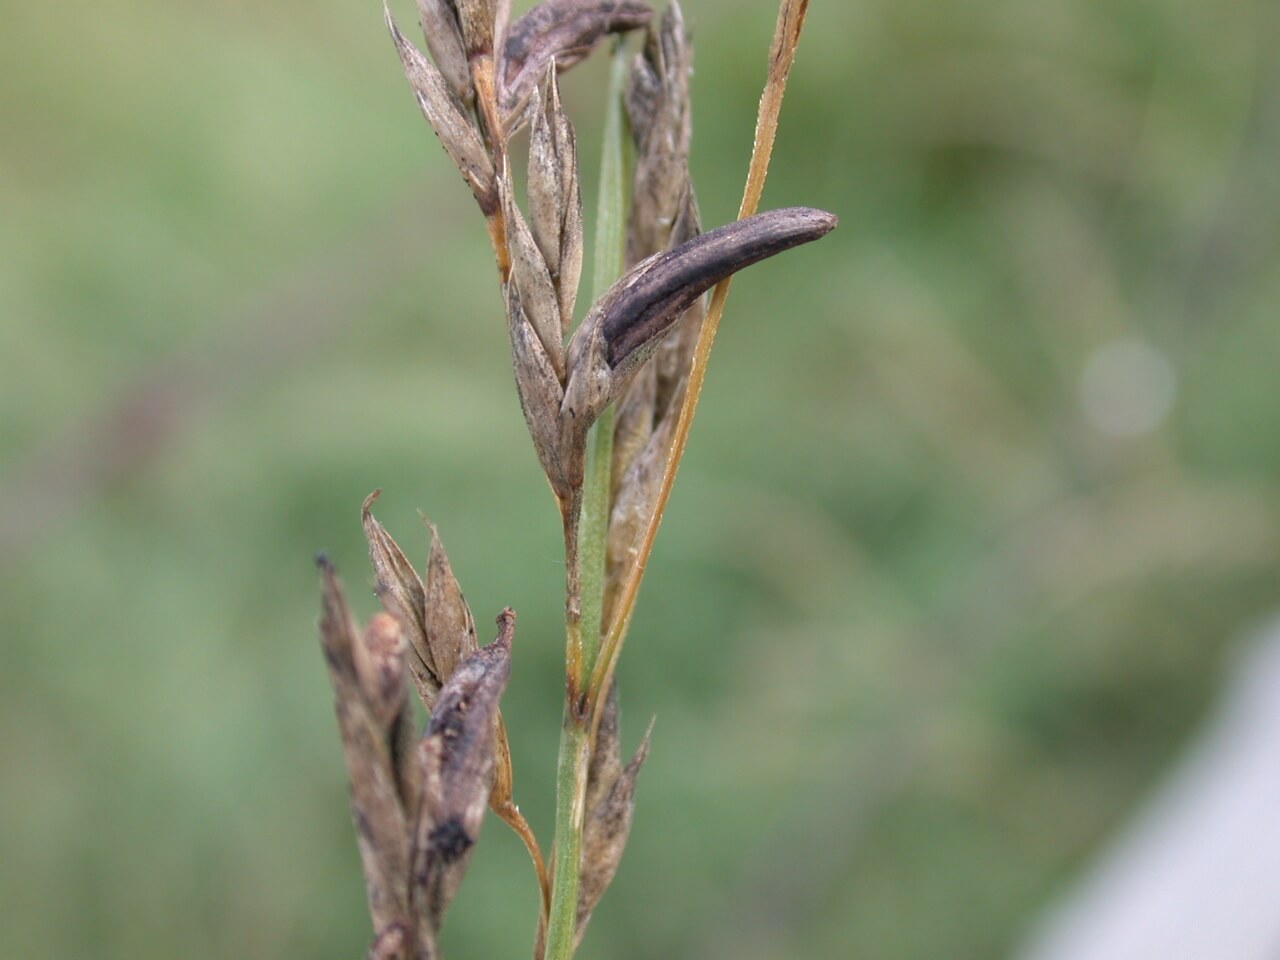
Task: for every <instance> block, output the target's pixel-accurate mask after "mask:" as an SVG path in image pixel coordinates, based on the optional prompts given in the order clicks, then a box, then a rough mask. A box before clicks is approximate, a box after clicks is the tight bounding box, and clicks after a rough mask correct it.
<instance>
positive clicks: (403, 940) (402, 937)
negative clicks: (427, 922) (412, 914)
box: [366, 923, 415, 960]
mask: <svg viewBox="0 0 1280 960" xmlns="http://www.w3.org/2000/svg"><path fill="white" fill-rule="evenodd" d="M366 958H367V960H415V957H414V952H413V934H412V933H411V932H410V931H409V928H408V927H407V926H406V925H405V924H402V923H397V924H393V925H391V926H390V927H387V928H386V929H385V930H383V931H382V932H381V933H379V934H378V936H377V937H375V938H374V941H373V943H371V944H370V945H369V952H368V954H367V955H366Z"/></svg>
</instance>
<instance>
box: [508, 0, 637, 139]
mask: <svg viewBox="0 0 1280 960" xmlns="http://www.w3.org/2000/svg"><path fill="white" fill-rule="evenodd" d="M652 16H653V11H652V10H651V9H650V8H649V5H648V4H646V3H639V2H634V0H544V2H543V3H540V4H538V5H537V6H536V7H534V8H533V9H532V10H530V11H529V12H528V13H526V14H525V15H524V16H522V17H520V19H518V20H517V21H516V22H515V23H513V24H512V25H511V29H510V30H509V31H508V33H507V38H506V42H505V44H504V47H503V65H502V77H503V90H502V113H503V116H504V118H507V119H505V120H504V121H503V122H504V124H506V125H508V126H514V125H518V124H519V123H520V122H521V121H522V120H523V118H524V107H525V105H526V104H527V103H528V102H529V98H530V97H531V96H532V95H533V90H534V88H535V87H536V86H537V85H538V84H539V83H541V82H542V77H543V74H544V73H545V72H546V69H547V65H548V64H550V63H552V62H553V61H554V62H555V64H556V67H557V69H560V70H567V69H569V68H570V67H572V66H573V65H574V64H576V63H579V62H580V61H582V60H583V59H584V58H585V57H586V56H587V55H588V54H589V53H590V52H591V50H592V48H593V47H594V46H595V45H596V44H597V43H598V42H599V41H600V40H601V38H603V37H604V36H606V35H607V34H610V33H625V32H627V31H629V30H634V29H636V28H637V27H643V26H644V25H645V24H646V23H648V22H649V18H650V17H652Z"/></svg>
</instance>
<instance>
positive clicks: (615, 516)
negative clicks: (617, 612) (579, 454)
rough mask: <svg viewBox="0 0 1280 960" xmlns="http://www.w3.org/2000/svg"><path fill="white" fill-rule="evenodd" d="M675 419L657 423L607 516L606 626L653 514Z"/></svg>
mask: <svg viewBox="0 0 1280 960" xmlns="http://www.w3.org/2000/svg"><path fill="white" fill-rule="evenodd" d="M675 420H676V418H675V417H667V418H666V419H665V420H663V421H662V423H660V424H658V426H657V428H656V429H655V430H654V432H653V434H652V435H651V436H650V437H649V442H648V443H646V444H645V447H644V450H643V451H641V453H640V455H639V456H638V457H636V459H635V460H634V462H632V464H631V467H630V469H628V470H627V473H626V476H625V477H623V479H622V482H621V484H619V487H618V496H617V498H616V500H615V501H614V503H613V509H612V511H611V512H610V514H609V537H608V540H607V542H606V545H605V601H604V616H605V623H610V622H611V619H612V617H613V607H614V604H615V603H616V601H617V595H618V591H619V590H620V589H621V588H622V586H623V583H624V582H625V581H626V578H627V573H628V571H629V570H630V569H631V565H632V564H633V563H634V562H635V558H636V552H637V550H638V547H639V543H640V537H641V534H642V533H643V532H644V530H645V528H646V527H647V526H648V525H649V517H650V516H651V515H652V514H653V508H654V504H655V503H656V502H657V497H658V490H659V488H660V487H661V486H662V475H663V473H664V471H665V469H666V463H667V456H668V453H669V452H670V448H671V436H672V433H673V432H674V430H675Z"/></svg>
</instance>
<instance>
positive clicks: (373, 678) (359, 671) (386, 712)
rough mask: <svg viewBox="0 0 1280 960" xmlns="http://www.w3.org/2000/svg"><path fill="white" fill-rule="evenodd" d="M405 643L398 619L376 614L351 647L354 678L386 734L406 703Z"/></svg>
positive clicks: (406, 647)
mask: <svg viewBox="0 0 1280 960" xmlns="http://www.w3.org/2000/svg"><path fill="white" fill-rule="evenodd" d="M408 652H409V643H408V640H407V639H406V638H405V636H404V629H403V627H402V626H401V623H400V620H399V618H398V617H394V616H392V615H391V614H389V613H377V614H374V616H373V618H372V619H371V620H370V621H369V623H368V624H367V625H366V626H365V628H364V631H363V632H362V633H361V635H360V639H359V642H357V643H355V644H354V645H353V646H352V653H353V656H352V659H353V660H354V662H355V667H356V675H357V677H359V679H360V686H361V688H362V690H363V692H364V697H365V701H366V702H367V703H368V704H369V708H370V710H371V711H372V713H373V717H374V719H375V720H376V721H377V722H378V725H379V726H380V727H381V728H382V729H383V730H385V731H390V730H391V728H392V724H394V723H395V721H396V719H397V718H398V717H399V716H400V712H401V711H402V710H403V709H404V707H405V704H406V702H407V701H406V696H405V695H406V693H407V692H408V689H407V685H406V683H405V672H406V671H405V661H406V659H407V655H408Z"/></svg>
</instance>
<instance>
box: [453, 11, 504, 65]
mask: <svg viewBox="0 0 1280 960" xmlns="http://www.w3.org/2000/svg"><path fill="white" fill-rule="evenodd" d="M493 2H494V0H453V4H454V6H455V7H456V8H457V10H458V23H459V24H460V25H461V27H462V42H463V45H464V46H465V47H466V51H467V57H468V58H469V59H472V60H474V59H476V58H477V57H482V56H485V55H487V54H491V53H493V20H494V6H493Z"/></svg>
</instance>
